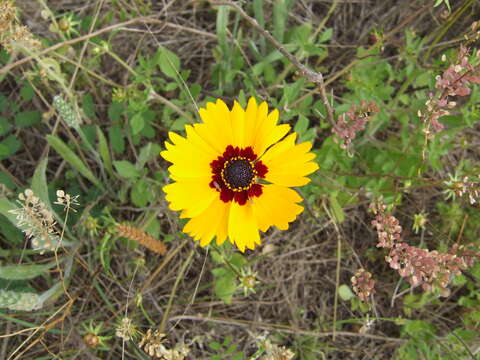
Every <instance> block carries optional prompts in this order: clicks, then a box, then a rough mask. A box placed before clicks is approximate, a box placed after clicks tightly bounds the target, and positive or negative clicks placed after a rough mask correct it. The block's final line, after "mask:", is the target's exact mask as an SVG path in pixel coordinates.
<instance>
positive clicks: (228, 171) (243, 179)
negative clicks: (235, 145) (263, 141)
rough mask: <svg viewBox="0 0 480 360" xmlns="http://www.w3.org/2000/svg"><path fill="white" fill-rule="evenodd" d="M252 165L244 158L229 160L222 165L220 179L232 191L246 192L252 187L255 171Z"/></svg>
mask: <svg viewBox="0 0 480 360" xmlns="http://www.w3.org/2000/svg"><path fill="white" fill-rule="evenodd" d="M254 166H255V165H254V164H253V163H252V162H251V161H249V160H247V159H246V158H244V157H241V156H239V157H234V158H231V159H230V160H229V161H227V162H226V163H225V164H224V165H223V170H222V179H223V182H224V183H225V185H227V187H228V188H229V189H230V190H233V191H243V190H248V189H249V188H250V186H252V185H253V182H254V180H255V175H257V171H256V170H255V168H254Z"/></svg>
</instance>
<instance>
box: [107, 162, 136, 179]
mask: <svg viewBox="0 0 480 360" xmlns="http://www.w3.org/2000/svg"><path fill="white" fill-rule="evenodd" d="M113 166H114V167H115V170H117V173H118V174H119V175H120V176H121V177H123V178H125V179H134V178H137V177H139V176H140V172H139V171H138V170H137V168H136V167H135V165H133V164H132V163H131V162H130V161H127V160H120V161H114V162H113Z"/></svg>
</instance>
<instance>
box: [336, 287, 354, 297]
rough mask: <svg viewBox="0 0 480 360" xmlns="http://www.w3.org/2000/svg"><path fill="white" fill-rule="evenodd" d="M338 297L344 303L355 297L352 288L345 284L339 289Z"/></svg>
mask: <svg viewBox="0 0 480 360" xmlns="http://www.w3.org/2000/svg"><path fill="white" fill-rule="evenodd" d="M338 295H339V296H340V298H341V299H342V300H344V301H348V300H350V299H352V298H353V297H354V296H355V294H354V293H353V292H352V290H351V289H350V287H349V286H348V285H345V284H342V285H340V286H339V287H338Z"/></svg>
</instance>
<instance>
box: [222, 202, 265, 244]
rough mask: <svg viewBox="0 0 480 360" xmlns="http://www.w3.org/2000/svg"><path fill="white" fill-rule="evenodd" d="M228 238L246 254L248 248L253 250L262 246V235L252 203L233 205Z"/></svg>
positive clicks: (229, 219)
mask: <svg viewBox="0 0 480 360" xmlns="http://www.w3.org/2000/svg"><path fill="white" fill-rule="evenodd" d="M228 237H229V238H230V240H231V241H232V242H233V243H235V245H237V247H238V249H239V250H240V251H241V252H244V251H245V248H246V247H247V248H249V249H252V250H253V249H254V248H255V245H256V244H260V234H259V233H258V227H257V221H256V217H255V214H254V208H253V204H252V203H250V202H247V204H245V205H239V204H237V203H236V202H232V203H231V205H230V214H229V217H228Z"/></svg>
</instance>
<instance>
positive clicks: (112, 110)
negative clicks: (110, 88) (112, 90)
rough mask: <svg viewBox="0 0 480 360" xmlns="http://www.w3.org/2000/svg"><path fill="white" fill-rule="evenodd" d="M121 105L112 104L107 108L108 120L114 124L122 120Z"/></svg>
mask: <svg viewBox="0 0 480 360" xmlns="http://www.w3.org/2000/svg"><path fill="white" fill-rule="evenodd" d="M122 113H123V105H122V104H121V103H117V102H114V103H112V104H110V106H109V107H108V118H109V119H110V120H111V121H112V122H113V123H114V124H118V123H120V121H121V119H122Z"/></svg>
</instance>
